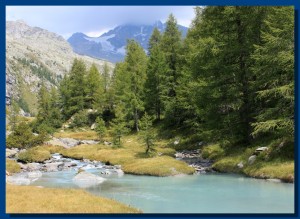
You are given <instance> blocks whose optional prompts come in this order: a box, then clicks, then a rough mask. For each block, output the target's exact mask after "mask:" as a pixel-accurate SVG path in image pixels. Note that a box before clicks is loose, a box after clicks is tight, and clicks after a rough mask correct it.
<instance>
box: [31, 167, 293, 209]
mask: <svg viewBox="0 0 300 219" xmlns="http://www.w3.org/2000/svg"><path fill="white" fill-rule="evenodd" d="M88 171H89V172H91V173H94V174H96V175H100V171H99V170H97V169H91V170H88ZM75 175H76V171H61V172H52V173H44V174H43V176H42V178H40V179H38V180H37V181H35V182H34V183H33V185H40V186H45V187H63V188H78V187H77V186H76V185H75V184H74V183H73V181H72V178H73V177H74V176H75ZM101 176H102V175H101ZM102 177H105V178H107V180H106V181H105V182H103V183H102V184H100V185H97V186H92V187H89V188H86V190H87V191H88V192H91V193H93V194H95V195H100V196H105V197H109V198H113V199H116V200H119V201H121V202H123V203H126V204H128V205H130V206H134V207H136V208H139V209H141V210H142V211H143V212H145V213H293V212H294V184H284V183H273V182H268V181H265V180H257V179H252V178H245V177H241V176H236V175H227V174H206V175H193V176H181V177H151V176H133V175H124V176H123V177H117V176H112V175H109V176H102Z"/></svg>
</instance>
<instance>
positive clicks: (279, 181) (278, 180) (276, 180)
mask: <svg viewBox="0 0 300 219" xmlns="http://www.w3.org/2000/svg"><path fill="white" fill-rule="evenodd" d="M266 180H267V181H269V182H274V183H281V182H282V181H281V180H280V179H266Z"/></svg>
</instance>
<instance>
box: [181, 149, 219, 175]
mask: <svg viewBox="0 0 300 219" xmlns="http://www.w3.org/2000/svg"><path fill="white" fill-rule="evenodd" d="M175 157H176V159H177V160H181V161H184V162H186V163H187V164H188V165H189V166H191V167H193V168H195V170H196V174H203V173H207V172H214V170H213V169H212V167H211V166H212V164H213V162H212V161H211V160H209V159H204V158H203V157H202V155H201V150H200V149H197V150H192V151H188V150H184V151H181V152H176V154H175Z"/></svg>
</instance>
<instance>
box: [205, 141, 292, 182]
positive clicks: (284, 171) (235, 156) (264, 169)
mask: <svg viewBox="0 0 300 219" xmlns="http://www.w3.org/2000/svg"><path fill="white" fill-rule="evenodd" d="M256 148H257V147H252V148H247V149H244V150H243V149H239V150H236V151H234V152H227V153H225V151H224V150H223V149H222V148H221V147H220V146H219V145H218V144H215V145H210V146H206V147H204V148H203V155H204V157H205V158H210V159H213V160H214V161H215V162H214V164H213V168H214V169H215V170H217V171H219V172H224V173H240V174H245V175H247V176H250V177H255V178H261V179H269V178H277V179H281V180H282V181H284V182H294V161H293V160H289V159H282V158H281V159H280V158H277V159H266V156H265V154H264V153H262V154H260V155H258V156H257V158H256V160H255V161H254V162H253V163H252V164H249V162H248V159H249V157H250V156H251V155H252V154H253V152H254V151H255V149H256ZM238 164H243V167H242V168H239V167H238Z"/></svg>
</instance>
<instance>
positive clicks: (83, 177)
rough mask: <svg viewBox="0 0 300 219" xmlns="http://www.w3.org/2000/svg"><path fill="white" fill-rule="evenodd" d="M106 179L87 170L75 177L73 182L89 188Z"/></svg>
mask: <svg viewBox="0 0 300 219" xmlns="http://www.w3.org/2000/svg"><path fill="white" fill-rule="evenodd" d="M105 180H106V179H104V178H102V177H100V176H96V175H94V174H92V173H87V172H85V171H83V172H80V173H78V174H77V175H76V176H75V177H74V178H73V182H74V183H75V184H76V185H78V186H79V187H81V188H88V187H91V186H95V185H98V184H101V183H103V182H104V181H105Z"/></svg>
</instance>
